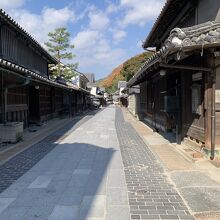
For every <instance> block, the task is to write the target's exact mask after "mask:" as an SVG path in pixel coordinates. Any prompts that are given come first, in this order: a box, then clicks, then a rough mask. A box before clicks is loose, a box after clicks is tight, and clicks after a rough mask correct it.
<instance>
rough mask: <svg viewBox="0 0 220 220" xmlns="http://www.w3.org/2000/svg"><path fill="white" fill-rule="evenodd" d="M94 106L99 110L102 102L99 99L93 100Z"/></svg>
mask: <svg viewBox="0 0 220 220" xmlns="http://www.w3.org/2000/svg"><path fill="white" fill-rule="evenodd" d="M92 106H93V107H95V108H99V107H100V106H101V102H100V100H99V99H97V98H93V99H92Z"/></svg>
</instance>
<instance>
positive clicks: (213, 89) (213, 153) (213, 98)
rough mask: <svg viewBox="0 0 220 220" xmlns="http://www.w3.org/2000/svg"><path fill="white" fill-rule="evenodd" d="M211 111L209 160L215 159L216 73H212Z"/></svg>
mask: <svg viewBox="0 0 220 220" xmlns="http://www.w3.org/2000/svg"><path fill="white" fill-rule="evenodd" d="M212 74H213V75H212V109H211V156H210V159H211V160H213V159H214V158H215V127H216V125H215V87H216V85H215V84H216V71H213V73H212Z"/></svg>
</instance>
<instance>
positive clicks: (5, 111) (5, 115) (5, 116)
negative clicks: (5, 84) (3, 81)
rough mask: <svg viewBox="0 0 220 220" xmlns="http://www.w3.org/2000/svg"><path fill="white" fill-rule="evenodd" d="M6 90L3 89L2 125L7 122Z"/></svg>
mask: <svg viewBox="0 0 220 220" xmlns="http://www.w3.org/2000/svg"><path fill="white" fill-rule="evenodd" d="M7 96H8V89H7V88H5V89H4V113H3V123H4V124H6V122H7V103H8V99H7Z"/></svg>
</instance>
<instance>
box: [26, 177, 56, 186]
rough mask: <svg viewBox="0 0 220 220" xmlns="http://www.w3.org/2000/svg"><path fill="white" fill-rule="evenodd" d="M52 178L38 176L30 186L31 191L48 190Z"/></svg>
mask: <svg viewBox="0 0 220 220" xmlns="http://www.w3.org/2000/svg"><path fill="white" fill-rule="evenodd" d="M51 179H52V178H51V177H50V176H38V177H37V178H36V179H35V180H34V181H33V182H32V183H31V184H30V185H29V186H28V188H29V189H35V188H46V187H47V186H48V185H49V184H50V181H51Z"/></svg>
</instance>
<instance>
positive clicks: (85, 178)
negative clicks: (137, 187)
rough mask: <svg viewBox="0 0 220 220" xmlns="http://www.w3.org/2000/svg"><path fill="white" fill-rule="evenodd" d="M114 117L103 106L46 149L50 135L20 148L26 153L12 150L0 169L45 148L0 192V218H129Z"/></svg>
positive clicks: (5, 219) (111, 108) (9, 219)
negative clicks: (28, 147) (13, 153)
mask: <svg viewBox="0 0 220 220" xmlns="http://www.w3.org/2000/svg"><path fill="white" fill-rule="evenodd" d="M114 117H115V108H114V107H109V108H106V109H105V110H104V111H101V112H99V113H97V114H96V115H95V116H93V117H92V118H91V119H90V120H88V121H86V122H84V123H83V124H81V126H78V128H77V129H72V130H71V132H69V134H68V135H67V136H66V135H65V138H64V139H63V140H62V141H61V142H59V144H57V145H53V148H52V149H51V146H50V144H48V139H49V140H50V141H51V140H53V139H54V138H55V136H56V134H54V137H53V136H52V137H48V138H47V139H46V140H44V141H43V142H41V143H40V144H41V145H42V144H44V145H42V146H41V148H40V147H39V146H38V145H37V146H35V148H34V149H35V150H29V151H27V152H24V153H23V154H25V155H27V157H26V156H25V157H21V155H18V156H16V157H15V159H13V160H12V161H11V162H10V161H9V162H8V163H7V164H6V165H5V167H4V169H3V168H2V170H5V169H6V170H7V168H9V169H11V166H13V167H16V165H17V164H18V167H17V169H18V170H19V169H20V167H25V164H26V165H28V163H27V161H29V162H30V160H31V159H32V158H33V157H32V156H33V155H35V154H36V155H38V152H39V151H40V152H41V151H44V149H45V152H46V153H43V156H44V157H43V158H42V154H40V156H39V159H41V160H40V161H39V162H36V161H37V159H36V160H34V161H35V165H34V164H31V165H30V167H29V171H27V169H26V170H25V171H27V172H26V173H25V174H24V175H23V176H21V177H20V178H18V179H17V181H15V180H14V182H13V183H12V184H11V182H10V184H11V185H10V186H9V187H8V188H7V189H6V190H4V191H3V192H2V193H1V194H0V219H1V220H18V219H19V220H32V219H40V220H43V219H51V220H55V219H57V220H69V219H72V220H73V219H80V220H84V219H88V220H104V219H107V220H127V219H128V220H129V219H130V213H129V205H128V197H127V187H126V182H125V175H124V170H123V163H122V158H121V152H120V148H119V144H118V139H117V134H116V130H115V121H114ZM58 133H59V132H58ZM47 148H48V149H50V150H46V149H47ZM23 154H22V155H23ZM32 154H33V155H32ZM45 154H46V155H45ZM35 157H38V156H35ZM20 159H23V160H24V161H22V160H20ZM12 162H14V164H13V163H12ZM22 164H24V166H22ZM33 165H34V166H33ZM31 166H32V168H31ZM22 169H23V168H22ZM22 169H21V170H22ZM14 171H15V172H16V170H14ZM10 172H11V170H10ZM21 172H22V171H21ZM5 174H7V173H6V172H5ZM19 175H20V174H19ZM5 178H7V177H5Z"/></svg>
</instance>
